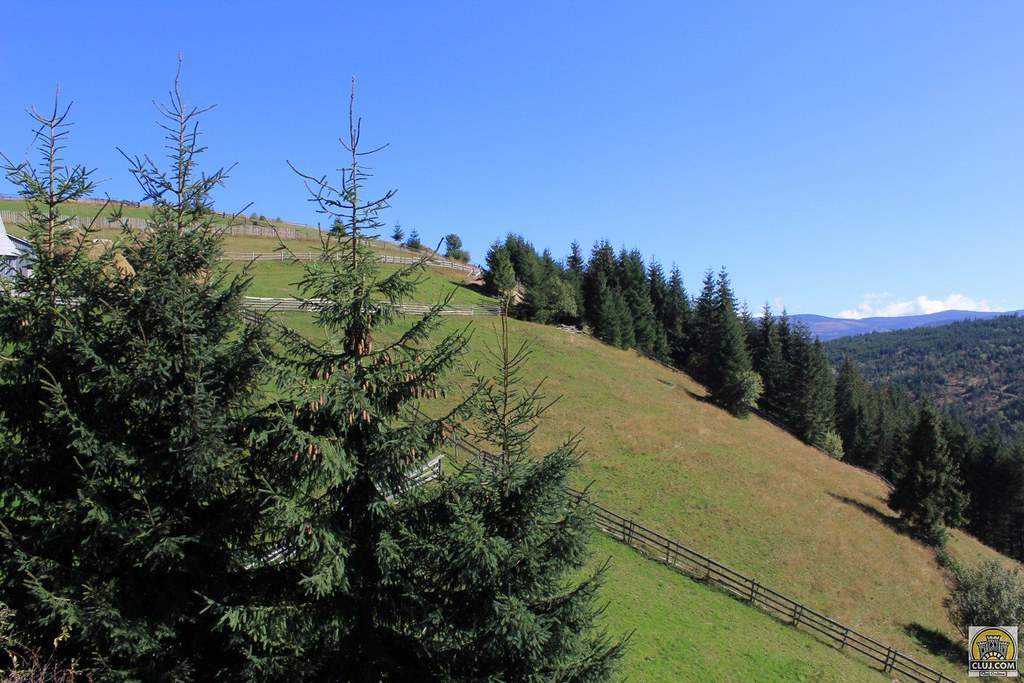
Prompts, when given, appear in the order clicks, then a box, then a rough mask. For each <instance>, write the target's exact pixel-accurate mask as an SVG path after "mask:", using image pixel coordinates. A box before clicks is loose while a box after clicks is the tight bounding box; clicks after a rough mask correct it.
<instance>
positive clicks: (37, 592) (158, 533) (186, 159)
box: [0, 81, 273, 681]
mask: <svg viewBox="0 0 1024 683" xmlns="http://www.w3.org/2000/svg"><path fill="white" fill-rule="evenodd" d="M160 112H161V114H162V116H163V118H164V119H165V121H166V123H165V124H164V128H165V129H166V130H167V131H168V135H167V149H168V150H169V152H168V158H169V162H170V169H169V170H168V171H167V172H163V171H160V170H159V169H158V167H157V165H156V163H155V162H153V161H152V160H150V159H149V158H148V157H144V158H142V159H134V160H133V161H132V171H133V173H134V174H135V176H136V178H137V179H138V180H139V182H140V184H141V185H142V188H143V191H144V195H145V196H144V199H145V200H147V201H148V202H150V203H151V204H152V207H153V208H152V212H151V214H150V216H149V220H148V229H147V230H146V231H145V232H144V233H142V234H132V233H130V231H128V229H127V228H125V234H124V235H123V238H122V240H121V241H120V242H118V243H115V245H114V246H113V248H110V249H106V250H103V249H100V250H99V253H96V251H97V250H96V244H95V243H94V242H93V239H92V238H93V232H92V230H91V229H90V228H85V229H79V228H74V227H73V224H72V223H71V222H70V220H69V218H68V216H67V215H65V214H64V213H63V208H62V206H63V204H64V203H65V202H67V201H72V200H75V199H79V198H81V197H83V196H85V195H87V194H88V193H89V192H90V191H91V189H92V183H91V180H90V174H89V172H88V171H86V170H85V169H84V168H83V167H81V166H65V165H64V164H63V163H62V162H61V160H60V157H61V154H62V150H63V142H64V140H63V136H64V135H65V134H66V130H64V116H65V115H66V112H65V114H64V115H62V114H59V113H58V111H57V110H56V109H55V111H54V114H53V116H50V117H43V116H39V115H34V117H35V119H36V121H37V122H38V123H40V124H41V125H42V127H43V133H42V136H41V138H40V139H41V140H42V141H43V144H42V157H43V163H42V169H41V170H39V169H37V168H34V167H32V166H30V165H27V164H19V165H13V166H11V167H9V168H8V177H9V178H10V179H11V180H12V181H13V182H14V184H15V185H17V186H18V187H19V188H20V189H21V193H22V196H24V197H25V199H26V200H27V201H28V202H29V206H30V209H29V213H30V219H29V222H28V225H27V226H26V227H27V230H28V239H29V242H30V243H31V244H32V246H33V249H34V255H33V257H32V271H33V274H32V276H31V277H22V278H19V279H18V280H17V282H16V286H17V288H18V290H19V292H20V294H21V296H17V297H0V347H2V348H4V349H5V352H4V355H5V356H6V358H5V362H3V363H0V413H2V417H0V432H2V434H3V436H2V437H0V491H2V492H3V493H2V494H0V495H2V496H3V498H4V500H3V502H2V503H0V510H2V515H3V518H2V525H0V534H2V536H3V545H4V547H5V552H3V553H0V582H2V594H3V599H4V602H6V603H7V604H8V605H9V606H10V607H11V608H12V609H13V610H14V613H15V626H16V629H17V631H18V633H19V635H21V636H22V638H23V640H25V641H28V642H32V643H35V644H42V643H51V642H57V641H60V652H61V653H63V655H64V656H66V657H67V658H69V659H76V660H78V661H79V663H80V665H82V666H84V667H85V668H86V669H88V670H90V671H91V673H92V675H93V676H94V678H95V679H96V680H116V681H122V680H164V681H191V680H195V679H197V678H203V679H217V678H219V679H226V680H227V679H232V678H239V679H240V678H244V676H242V675H241V672H242V671H243V669H244V668H245V666H246V662H247V661H248V658H249V653H248V652H247V646H246V642H247V641H248V640H249V639H250V637H251V635H252V632H258V631H260V630H262V629H263V628H264V627H265V622H262V621H261V620H259V619H255V620H253V622H252V623H251V624H249V625H247V626H246V627H240V628H239V629H237V630H234V629H230V628H221V625H220V624H219V623H218V622H219V617H218V614H217V611H216V610H215V609H214V610H211V609H210V606H211V604H223V603H230V604H235V605H248V606H253V602H254V597H253V594H252V593H250V592H249V590H248V581H247V567H246V563H247V562H248V561H249V560H250V559H251V558H252V554H251V552H250V551H251V548H252V546H253V543H254V539H255V538H257V537H259V536H262V530H261V524H262V522H261V516H260V509H261V507H262V501H263V497H264V494H263V491H262V488H263V479H264V477H265V476H266V475H267V474H268V473H270V472H272V471H273V464H270V466H269V467H266V468H264V467H262V466H261V465H260V464H259V463H256V462H253V461H252V460H251V459H250V457H249V455H248V454H247V452H246V450H245V448H244V447H243V441H244V437H243V433H242V432H243V429H244V426H245V425H246V424H247V422H248V420H249V417H250V416H251V414H252V411H253V401H254V391H255V387H257V386H258V385H259V384H260V382H261V381H262V380H261V376H262V375H261V370H262V369H263V368H264V367H265V366H264V361H263V357H264V355H265V353H266V351H267V347H266V345H265V344H264V341H263V339H264V335H263V332H262V330H261V328H260V326H259V325H249V324H247V323H246V322H245V321H244V318H243V315H242V310H241V308H240V305H241V297H242V294H243V292H244V289H245V287H246V285H247V282H248V278H247V277H246V275H245V274H244V273H243V274H242V275H240V276H235V277H227V276H226V275H225V273H224V271H223V269H222V268H221V267H220V266H219V265H218V257H219V255H220V244H221V241H220V234H221V229H222V228H221V226H219V225H217V224H215V223H214V213H213V210H212V207H211V205H210V201H209V192H210V190H211V189H212V188H213V187H214V186H216V185H218V184H220V183H221V182H223V180H224V179H225V178H226V174H225V172H224V171H223V170H218V171H214V172H211V173H207V174H203V175H200V174H199V173H198V172H197V170H196V166H197V163H198V159H199V155H200V153H201V151H202V149H203V148H202V146H201V145H200V143H199V133H198V129H197V124H196V119H197V117H198V116H199V115H200V114H201V113H202V112H201V110H198V109H195V108H191V107H189V106H187V105H186V104H185V103H184V102H183V100H182V97H181V94H180V91H179V89H178V84H177V81H176V82H175V87H174V89H173V91H172V92H171V99H170V104H169V105H167V106H165V107H162V108H161V109H160ZM125 263H127V264H130V266H131V267H130V268H128V267H126V266H125ZM55 639H56V640H55Z"/></svg>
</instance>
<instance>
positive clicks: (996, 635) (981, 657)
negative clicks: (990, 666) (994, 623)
mask: <svg viewBox="0 0 1024 683" xmlns="http://www.w3.org/2000/svg"><path fill="white" fill-rule="evenodd" d="M1016 658H1017V651H1016V648H1015V647H1014V644H1013V638H1011V637H1010V634H1009V633H1007V632H1006V631H1004V630H1003V629H1001V628H995V627H990V628H986V629H984V630H982V631H978V633H976V634H975V636H974V638H972V639H971V659H973V660H975V661H989V662H993V661H1012V660H1014V659H1016Z"/></svg>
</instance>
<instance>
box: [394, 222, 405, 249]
mask: <svg viewBox="0 0 1024 683" xmlns="http://www.w3.org/2000/svg"><path fill="white" fill-rule="evenodd" d="M391 239H393V240H394V241H396V242H398V243H399V244H401V243H402V240H404V239H405V230H402V224H401V223H399V222H398V221H395V228H394V230H392V231H391Z"/></svg>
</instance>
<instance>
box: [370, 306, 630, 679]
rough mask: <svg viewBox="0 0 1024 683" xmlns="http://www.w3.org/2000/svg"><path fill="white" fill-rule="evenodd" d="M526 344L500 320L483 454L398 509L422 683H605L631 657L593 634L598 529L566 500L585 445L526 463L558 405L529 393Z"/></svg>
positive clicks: (573, 497) (584, 509)
mask: <svg viewBox="0 0 1024 683" xmlns="http://www.w3.org/2000/svg"><path fill="white" fill-rule="evenodd" d="M529 356H530V351H529V349H528V347H527V346H526V344H525V343H523V344H522V345H520V346H518V347H517V348H512V347H511V344H510V342H509V330H508V322H507V321H506V320H505V319H502V321H501V326H500V332H499V336H498V340H497V343H496V344H495V345H494V347H493V348H492V349H491V352H490V354H489V357H488V361H489V362H490V363H491V364H492V365H493V367H494V376H493V378H480V379H478V382H477V386H476V389H475V391H474V392H473V393H474V395H475V396H476V397H477V400H476V401H474V405H475V410H474V411H473V419H471V420H470V421H468V422H467V423H466V424H467V426H468V431H469V435H468V437H465V438H466V440H468V441H469V442H470V443H472V444H475V445H476V446H477V447H478V448H481V449H482V450H483V451H484V453H485V454H484V455H482V456H475V455H472V452H470V454H468V455H467V456H466V458H464V459H462V460H460V461H458V462H457V463H455V465H454V466H455V471H454V472H449V475H448V476H446V477H445V479H444V480H443V481H442V482H441V484H440V485H439V486H436V487H434V488H429V487H422V488H420V489H417V490H416V491H414V492H412V493H411V494H410V495H409V501H408V504H406V505H402V506H400V510H399V513H398V515H397V516H396V518H395V523H394V525H393V527H392V528H391V530H390V532H389V533H390V535H391V537H392V539H393V540H392V542H393V544H394V545H395V546H396V547H400V548H403V550H404V552H402V553H401V555H399V556H398V557H397V562H398V563H399V564H400V569H401V571H403V572H405V573H406V574H407V576H408V577H410V578H406V579H405V581H404V582H405V584H406V585H407V586H411V588H407V589H406V590H407V593H408V594H409V595H410V600H408V601H407V603H406V605H405V606H404V612H405V614H404V615H403V622H404V623H406V624H407V625H406V632H407V633H408V634H410V637H411V638H412V639H413V640H414V641H415V642H416V646H417V649H418V650H421V651H423V652H425V653H429V656H427V657H425V658H424V662H423V667H424V668H423V669H422V670H421V671H420V672H418V673H419V678H420V679H421V680H427V679H433V680H445V681H485V680H487V681H492V680H493V681H547V680H559V681H603V680H608V679H609V678H610V676H611V673H612V672H613V670H614V668H615V665H616V663H617V660H618V659H619V657H620V654H621V651H622V647H623V643H622V642H613V641H611V640H610V639H609V638H608V637H607V636H606V635H605V634H604V633H603V632H601V631H599V630H597V629H596V628H595V619H596V617H597V615H598V613H599V611H600V610H599V608H598V606H597V588H598V586H599V584H600V579H601V575H602V573H603V570H598V571H597V572H593V571H589V570H585V567H586V564H587V558H588V555H589V550H588V538H589V536H590V534H591V533H592V532H591V528H592V527H591V526H590V525H591V519H590V514H589V510H588V506H587V502H586V499H585V497H581V496H578V495H577V494H574V493H571V492H570V490H569V489H568V488H567V486H568V484H569V476H570V474H571V472H572V470H573V469H574V468H575V466H576V463H577V461H578V459H579V454H578V452H577V449H578V446H579V440H578V439H577V438H575V437H573V438H570V439H568V440H566V441H564V442H563V443H562V444H561V445H560V446H558V447H557V448H555V449H554V450H553V451H550V452H546V453H542V454H534V453H531V441H532V437H533V434H534V432H535V430H536V429H537V425H538V422H539V421H540V420H541V419H542V418H543V415H544V412H545V411H546V409H547V408H548V406H550V405H551V403H550V402H548V401H545V400H544V397H543V396H542V395H541V393H540V387H539V385H537V386H530V385H528V384H526V383H525V381H524V379H523V377H522V372H523V370H524V368H525V366H526V365H527V363H528V362H529Z"/></svg>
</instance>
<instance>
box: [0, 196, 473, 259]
mask: <svg viewBox="0 0 1024 683" xmlns="http://www.w3.org/2000/svg"><path fill="white" fill-rule="evenodd" d="M3 197H4V196H3V195H0V198H3ZM70 218H71V219H72V220H71V224H72V225H74V226H76V227H82V226H84V225H85V224H86V223H87V222H88V221H90V220H91V217H90V218H85V217H81V216H70ZM0 220H2V221H3V222H4V223H8V224H10V225H20V224H24V223H26V222H28V220H29V217H28V214H26V213H24V212H22V211H10V210H8V209H0ZM121 221H122V222H123V223H124V224H126V225H127V226H128V227H129V228H130V229H132V230H135V231H137V232H144V231H146V230H148V229H149V224H148V222H147V221H146V219H145V218H135V217H129V216H125V217H122V218H121ZM96 226H97V227H100V228H105V227H114V228H116V227H119V226H118V225H117V224H116V223H112V222H110V221H109V220H108V219H107V218H106V217H104V216H100V217H99V218H98V219H97V221H96ZM226 232H227V233H228V234H231V235H236V236H237V235H242V236H249V237H267V238H278V237H279V238H281V239H290V240H298V239H303V240H316V239H319V236H320V234H321V233H320V232H319V229H318V228H315V227H310V226H298V227H295V226H292V227H289V226H282V225H262V224H257V223H253V222H252V221H251V220H250V219H247V218H242V217H239V218H238V224H237V225H232V226H231V227H230V228H226ZM375 241H378V242H380V243H382V244H386V245H388V246H390V247H391V248H393V249H400V250H403V251H406V252H407V253H409V254H410V255H409V256H394V255H391V254H381V255H380V260H381V263H400V264H406V265H408V264H412V263H419V262H420V261H424V260H425V262H426V263H427V265H429V266H431V267H433V268H448V269H451V270H457V271H460V272H464V273H473V274H478V273H480V268H479V267H478V266H474V265H472V264H469V263H462V262H461V261H452V260H451V259H448V258H445V257H444V256H442V255H441V254H438V253H436V252H433V251H432V250H431V251H428V252H427V254H426V259H424V257H423V255H419V256H417V255H416V254H417V253H418V252H416V251H413V250H410V249H408V248H407V247H405V246H404V245H402V244H398V243H396V242H392V241H390V240H385V239H380V238H378V239H376V240H375ZM292 257H294V258H296V259H298V260H301V261H314V260H316V259H318V258H319V257H320V255H319V254H317V253H301V254H293V255H291V256H289V255H288V254H286V253H285V252H284V251H277V252H259V251H253V252H227V253H225V254H223V255H222V256H221V259H222V260H225V261H288V260H291V258H292Z"/></svg>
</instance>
